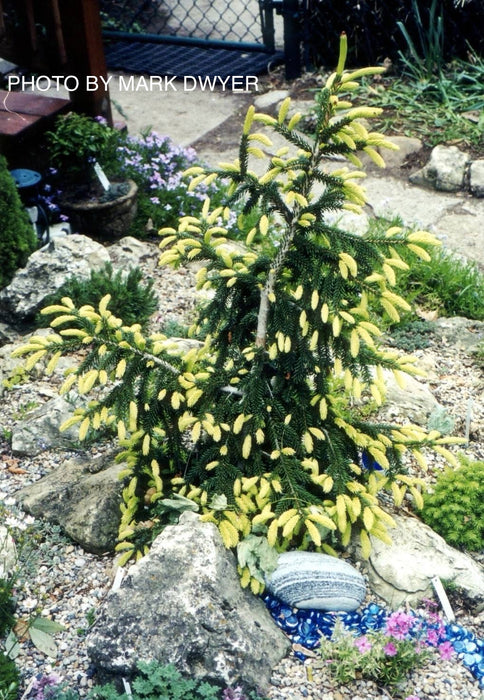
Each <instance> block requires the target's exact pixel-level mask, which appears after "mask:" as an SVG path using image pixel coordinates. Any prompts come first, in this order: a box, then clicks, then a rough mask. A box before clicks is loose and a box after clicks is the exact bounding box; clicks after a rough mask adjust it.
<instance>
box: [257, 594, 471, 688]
mask: <svg viewBox="0 0 484 700" xmlns="http://www.w3.org/2000/svg"><path fill="white" fill-rule="evenodd" d="M263 600H264V602H265V604H266V606H267V608H268V609H269V611H270V613H271V615H272V616H273V618H274V621H275V622H276V624H277V625H278V626H279V627H280V628H281V629H282V630H283V631H284V632H285V633H286V634H287V635H288V637H289V638H290V639H291V640H292V641H293V642H294V643H296V644H299V645H300V647H298V650H297V651H295V656H296V658H298V659H300V660H301V661H305V660H306V658H307V655H306V654H304V652H303V651H302V650H301V647H302V648H306V649H308V650H310V649H315V648H316V647H317V646H318V645H319V640H320V638H321V635H324V636H325V637H327V638H328V639H330V638H331V635H332V632H333V628H334V624H335V622H336V620H341V621H342V623H343V624H344V625H345V627H346V628H347V629H349V630H351V631H352V632H354V633H356V634H358V635H362V634H365V633H366V632H367V631H368V630H373V629H375V630H377V629H381V628H382V627H384V625H385V623H386V620H387V618H388V616H389V614H390V613H389V612H388V611H387V610H385V609H384V608H381V607H380V606H379V605H377V604H376V603H371V604H370V605H368V606H367V607H366V608H363V610H362V611H361V612H357V611H354V612H346V613H345V612H339V613H336V612H332V613H322V612H321V611H319V610H297V609H291V608H288V606H287V605H286V604H285V603H283V602H281V601H280V600H278V599H277V598H276V597H274V596H272V595H270V594H268V593H266V594H265V595H264V596H263ZM288 611H289V614H287V613H288ZM413 614H415V613H413ZM415 617H416V618H419V616H418V615H416V614H415ZM295 620H296V624H295V625H294V621H295ZM420 620H421V630H422V631H423V632H424V631H425V630H428V629H435V625H432V624H431V623H429V622H428V620H426V619H425V618H423V617H422V618H420ZM288 621H289V623H288ZM296 640H297V641H296ZM444 641H447V642H450V643H451V644H452V646H453V648H454V650H455V652H456V656H457V659H458V660H459V661H461V662H462V663H463V664H464V665H465V666H466V667H467V668H468V669H469V671H470V672H471V673H472V675H473V676H474V678H476V679H477V681H478V682H479V687H480V688H481V689H484V640H483V639H478V638H477V637H476V635H475V634H473V633H472V632H470V631H469V630H466V629H465V628H464V627H461V626H460V625H457V624H452V625H445V628H444V633H443V636H442V637H441V639H440V642H444Z"/></svg>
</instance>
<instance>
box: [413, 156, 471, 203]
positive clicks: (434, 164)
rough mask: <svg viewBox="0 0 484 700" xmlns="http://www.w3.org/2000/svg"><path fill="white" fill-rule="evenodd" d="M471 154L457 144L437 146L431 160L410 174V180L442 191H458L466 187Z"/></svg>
mask: <svg viewBox="0 0 484 700" xmlns="http://www.w3.org/2000/svg"><path fill="white" fill-rule="evenodd" d="M468 163H469V155H468V154H467V153H464V152H463V151H460V150H459V149H458V148H457V146H436V147H435V148H434V149H433V150H432V153H431V154H430V160H429V162H428V163H427V164H426V165H424V167H423V168H422V169H421V170H419V171H418V172H416V173H414V174H413V175H411V176H410V178H409V179H410V182H413V183H414V184H416V185H423V186H424V187H433V188H434V189H436V190H440V191H442V192H457V191H458V190H462V189H463V188H464V179H465V174H466V167H467V165H468Z"/></svg>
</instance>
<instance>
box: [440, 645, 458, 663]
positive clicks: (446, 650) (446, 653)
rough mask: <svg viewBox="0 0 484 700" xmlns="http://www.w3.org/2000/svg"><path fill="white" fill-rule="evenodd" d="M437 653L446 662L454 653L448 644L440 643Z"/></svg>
mask: <svg viewBox="0 0 484 700" xmlns="http://www.w3.org/2000/svg"><path fill="white" fill-rule="evenodd" d="M439 653H440V656H441V658H442V659H445V660H446V661H448V660H449V659H450V658H451V657H452V654H453V653H454V648H453V646H452V644H451V643H450V642H442V644H440V645H439Z"/></svg>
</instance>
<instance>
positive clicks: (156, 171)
mask: <svg viewBox="0 0 484 700" xmlns="http://www.w3.org/2000/svg"><path fill="white" fill-rule="evenodd" d="M196 163H197V155H196V152H195V151H194V149H193V148H185V147H182V146H178V145H176V144H174V143H173V141H171V139H170V138H169V137H168V136H161V135H159V134H157V133H156V132H154V131H151V132H149V133H144V134H142V135H141V136H128V135H121V136H120V143H119V145H118V148H117V150H116V160H115V162H114V163H112V164H111V169H112V171H113V173H114V175H115V176H116V175H123V177H128V178H130V179H132V180H134V181H135V182H136V184H137V185H138V214H137V217H136V219H135V221H134V224H133V235H135V236H136V237H140V238H142V237H145V236H146V235H149V234H150V233H153V234H157V232H158V229H160V228H161V227H163V226H170V225H173V224H174V223H176V222H178V219H179V217H181V216H187V215H190V214H194V213H195V212H197V211H199V209H200V206H201V202H203V201H204V200H205V198H206V196H207V195H208V196H210V198H211V200H212V201H213V202H215V204H216V203H217V202H218V200H219V199H220V197H221V187H220V184H215V183H214V184H212V185H210V186H209V187H198V188H197V189H196V190H194V191H191V190H190V189H189V180H187V179H186V178H184V177H183V172H184V171H185V170H186V169H187V168H188V167H190V166H192V165H194V164H196ZM219 193H220V194H219Z"/></svg>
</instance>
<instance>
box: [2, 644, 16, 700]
mask: <svg viewBox="0 0 484 700" xmlns="http://www.w3.org/2000/svg"><path fill="white" fill-rule="evenodd" d="M19 682H20V674H19V671H18V669H17V667H16V665H15V662H14V661H12V659H10V658H9V657H8V656H6V655H5V654H4V653H3V651H0V697H1V698H2V700H15V699H16V697H17V691H18V687H19Z"/></svg>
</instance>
